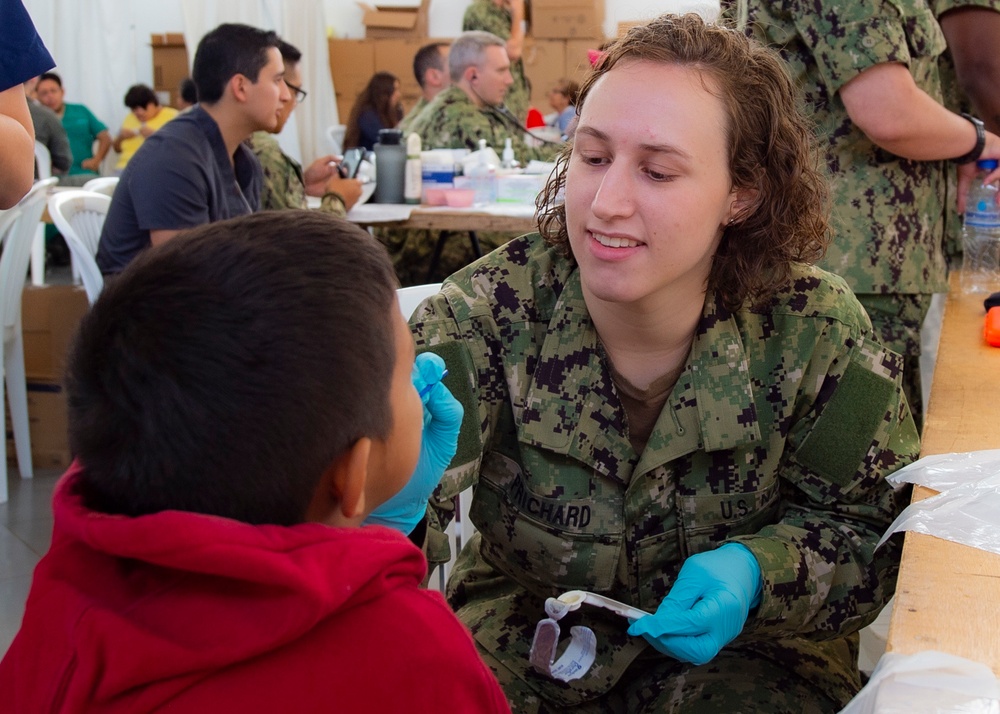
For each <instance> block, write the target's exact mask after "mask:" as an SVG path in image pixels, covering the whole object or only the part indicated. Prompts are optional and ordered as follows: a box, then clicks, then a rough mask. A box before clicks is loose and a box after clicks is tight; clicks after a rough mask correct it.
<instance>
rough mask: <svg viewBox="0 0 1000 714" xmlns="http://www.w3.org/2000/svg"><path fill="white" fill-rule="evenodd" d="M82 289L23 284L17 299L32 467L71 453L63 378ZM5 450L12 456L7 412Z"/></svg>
mask: <svg viewBox="0 0 1000 714" xmlns="http://www.w3.org/2000/svg"><path fill="white" fill-rule="evenodd" d="M88 307H89V304H88V302H87V293H86V292H85V291H84V289H83V288H81V287H76V286H72V285H46V286H41V287H35V286H31V285H29V286H27V287H25V288H24V295H23V298H22V302H21V329H22V333H23V335H24V371H25V374H26V376H27V382H28V424H29V430H30V433H31V460H32V463H33V464H34V467H35V468H36V469H46V468H65V467H66V466H68V465H69V463H70V461H71V459H72V454H71V453H70V448H69V438H68V435H67V416H66V393H65V391H64V389H63V377H64V373H65V369H66V356H67V352H68V351H69V347H70V344H71V343H72V341H73V336H74V335H75V334H76V328H77V325H79V323H80V320H81V319H82V318H83V315H84V314H85V313H86V312H87V309H88ZM5 424H6V425H7V432H8V434H7V454H8V457H11V458H12V457H13V454H14V441H13V438H12V435H11V426H10V424H11V422H10V414H9V412H8V414H7V421H6V422H5Z"/></svg>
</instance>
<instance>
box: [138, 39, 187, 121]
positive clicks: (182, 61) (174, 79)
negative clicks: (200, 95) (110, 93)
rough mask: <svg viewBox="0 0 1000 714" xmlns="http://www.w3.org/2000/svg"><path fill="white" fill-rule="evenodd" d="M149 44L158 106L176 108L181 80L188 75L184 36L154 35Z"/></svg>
mask: <svg viewBox="0 0 1000 714" xmlns="http://www.w3.org/2000/svg"><path fill="white" fill-rule="evenodd" d="M149 44H150V46H151V47H152V49H153V89H154V90H155V91H156V94H157V96H158V97H159V99H160V104H162V105H169V106H171V107H176V106H177V95H178V93H179V92H178V90H179V89H180V86H181V80H182V79H184V78H185V77H187V76H189V75H190V72H189V71H188V54H187V47H186V46H185V45H184V35H183V33H180V32H165V33H159V34H155V35H152V36H151V37H150V38H149ZM122 96H124V94H122Z"/></svg>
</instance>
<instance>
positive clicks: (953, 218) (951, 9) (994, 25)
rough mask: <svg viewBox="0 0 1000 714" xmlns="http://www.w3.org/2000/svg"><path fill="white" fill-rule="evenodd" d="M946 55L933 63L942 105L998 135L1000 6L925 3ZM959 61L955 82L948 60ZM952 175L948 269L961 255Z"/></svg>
mask: <svg viewBox="0 0 1000 714" xmlns="http://www.w3.org/2000/svg"><path fill="white" fill-rule="evenodd" d="M928 5H929V6H930V8H931V10H933V11H934V16H935V17H936V18H937V19H938V22H939V23H940V24H941V30H942V31H943V32H944V36H945V38H946V39H947V40H948V49H947V50H946V51H945V52H944V53H942V54H941V56H940V58H939V60H938V70H939V71H940V74H941V91H942V93H943V95H944V105H945V106H946V107H948V108H949V109H951V110H952V111H954V112H971V113H973V114H975V115H976V116H978V117H980V118H981V119H982V120H983V123H984V124H985V125H986V128H987V129H989V130H990V131H991V132H993V133H994V134H996V133H998V132H1000V94H998V93H997V91H996V87H997V86H1000V74H998V72H1000V68H998V67H996V63H995V62H993V61H992V56H993V54H994V53H995V51H996V47H997V45H998V43H1000V0H928ZM956 54H958V55H959V57H961V58H962V59H963V60H964V61H963V62H962V63H961V64H962V67H961V68H962V72H961V76H959V73H958V71H957V68H956V64H955V61H954V55H956ZM955 178H956V177H955V175H954V174H949V175H948V198H947V200H946V201H945V209H946V210H947V211H948V224H947V239H946V241H945V255H946V256H947V257H948V264H949V265H951V266H957V265H958V264H959V263H960V262H961V255H962V219H961V216H960V215H959V213H958V211H957V209H956V207H955V198H956V196H957V192H958V186H957V182H956V180H955Z"/></svg>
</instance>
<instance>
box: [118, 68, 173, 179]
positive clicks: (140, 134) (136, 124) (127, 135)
mask: <svg viewBox="0 0 1000 714" xmlns="http://www.w3.org/2000/svg"><path fill="white" fill-rule="evenodd" d="M125 106H126V107H128V108H129V113H128V115H127V116H126V117H125V120H124V121H123V122H122V126H121V129H119V130H118V136H116V137H115V142H114V147H115V151H117V152H118V154H119V156H118V163H117V164H115V171H117V172H121V171H124V170H125V167H126V166H128V162H129V161H131V160H132V157H133V156H135V152H137V151H138V150H139V147H140V146H142V144H143V142H145V141H146V139H147V138H149V136H150V135H151V134H152V133H153V132H155V131H157V130H159V129H162V128H163V125H164V124H166V123H167V122H168V121H170V120H171V119H173V118H174V117H176V116H177V114H178V111H177V110H176V109H174V108H173V107H161V106H160V100H159V99H157V97H156V92H154V91H153V88H152V87H150V86H147V85H145V84H134V85H132V86H131V87H129V88H128V91H127V92H125Z"/></svg>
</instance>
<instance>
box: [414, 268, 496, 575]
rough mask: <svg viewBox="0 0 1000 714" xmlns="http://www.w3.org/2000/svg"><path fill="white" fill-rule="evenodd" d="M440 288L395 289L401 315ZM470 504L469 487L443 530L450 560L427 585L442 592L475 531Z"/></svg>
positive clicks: (435, 286)
mask: <svg viewBox="0 0 1000 714" xmlns="http://www.w3.org/2000/svg"><path fill="white" fill-rule="evenodd" d="M440 290H441V283H428V284H426V285H413V286H411V287H407V288H399V289H398V290H396V298H397V299H398V300H399V309H400V311H401V312H402V313H403V317H405V318H406V319H410V316H411V315H412V314H413V311H414V310H416V309H417V306H418V305H420V303H422V302H423V301H424V299H425V298H428V297H430V296H431V295H434V294H436V293H438V292H440ZM471 504H472V489H471V488H469V489H466V490H464V491H462V492H461V493H460V494H458V504H457V509H456V513H455V519H454V520H453V521H452V522H451V523H450V524H449V525H448V528H447V530H445V533H447V535H448V539H449V540H450V541H451V560H450V561H448V562H447V563H442V564H441V566H440V567H439V568H438V570H437V578H436V582H429V583H428V587H431V588H434V589H436V590H439V591H441V592H444V589H445V585H446V584H447V582H448V576H449V575H451V566H452V565H453V564H454V562H455V558H457V557H458V553H459V551H461V550H462V546H464V545H465V544H466V543H468V542H469V539H470V538H471V537H472V534H473V533H475V532H476V527H475V526H474V525H472V519H470V518H469V506H470V505H471Z"/></svg>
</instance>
